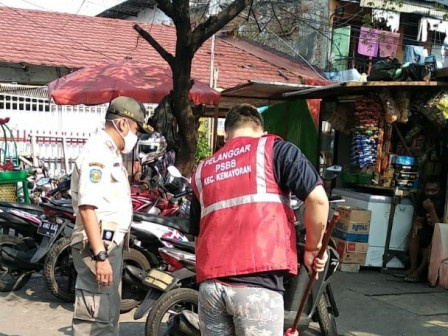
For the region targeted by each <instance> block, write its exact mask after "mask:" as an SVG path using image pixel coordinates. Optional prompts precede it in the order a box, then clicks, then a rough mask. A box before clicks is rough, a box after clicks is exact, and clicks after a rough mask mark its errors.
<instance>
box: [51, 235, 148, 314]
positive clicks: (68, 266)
mask: <svg viewBox="0 0 448 336" xmlns="http://www.w3.org/2000/svg"><path fill="white" fill-rule="evenodd" d="M123 263H124V264H128V265H132V266H135V267H138V268H140V269H142V270H145V271H147V270H149V269H150V268H151V265H150V263H149V261H148V259H147V258H146V257H145V255H144V254H143V253H141V252H140V251H138V250H136V249H133V248H131V249H130V250H129V252H126V251H125V252H124V253H123ZM76 275H77V273H76V269H75V267H74V265H73V258H72V253H71V248H70V237H64V238H61V239H59V240H58V241H57V242H56V243H55V244H54V245H53V247H52V248H51V249H50V251H48V254H47V257H46V259H45V264H44V279H45V283H46V284H47V286H48V289H49V290H50V292H51V294H53V295H54V296H55V297H57V298H58V299H60V300H62V301H65V302H74V301H75V284H76ZM145 294H146V292H145V291H142V290H141V289H139V288H138V287H137V286H135V285H132V284H122V289H121V303H120V312H121V313H127V312H128V311H131V310H132V309H134V308H135V307H137V306H138V305H139V304H140V302H141V301H142V300H143V299H144V297H145Z"/></svg>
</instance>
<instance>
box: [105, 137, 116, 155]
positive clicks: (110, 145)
mask: <svg viewBox="0 0 448 336" xmlns="http://www.w3.org/2000/svg"><path fill="white" fill-rule="evenodd" d="M106 145H107V147H109V149H110V150H111V151H112V152H115V146H114V144H113V143H112V141H110V140H107V141H106Z"/></svg>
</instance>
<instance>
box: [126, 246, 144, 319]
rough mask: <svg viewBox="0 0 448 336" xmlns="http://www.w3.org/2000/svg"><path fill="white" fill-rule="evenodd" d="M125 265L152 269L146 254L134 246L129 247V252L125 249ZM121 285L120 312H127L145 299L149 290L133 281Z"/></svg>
mask: <svg viewBox="0 0 448 336" xmlns="http://www.w3.org/2000/svg"><path fill="white" fill-rule="evenodd" d="M125 265H131V266H135V267H138V268H140V269H142V270H144V271H149V270H150V269H151V264H150V263H149V261H148V259H147V258H146V256H145V255H144V254H143V253H142V252H140V251H138V250H136V249H134V248H132V247H131V248H130V249H129V252H126V251H125V252H124V253H123V268H124V266H125ZM121 287H122V288H121V304H120V313H127V312H129V311H131V310H132V309H134V308H135V307H137V306H138V305H139V304H140V303H141V302H142V301H143V299H144V298H145V295H146V293H147V291H145V290H142V289H141V287H140V286H137V285H135V284H133V283H124V282H123V284H122V286H121Z"/></svg>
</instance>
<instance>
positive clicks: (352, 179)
mask: <svg viewBox="0 0 448 336" xmlns="http://www.w3.org/2000/svg"><path fill="white" fill-rule="evenodd" d="M342 181H343V182H344V183H347V184H355V183H358V174H355V173H350V172H342Z"/></svg>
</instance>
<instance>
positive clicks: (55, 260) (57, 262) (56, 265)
mask: <svg viewBox="0 0 448 336" xmlns="http://www.w3.org/2000/svg"><path fill="white" fill-rule="evenodd" d="M44 279H45V283H46V284H47V287H48V289H49V290H50V292H51V294H53V295H54V296H55V297H57V298H58V299H59V300H62V301H65V302H74V301H75V283H76V270H75V267H74V266H73V258H72V253H71V249H70V237H64V238H61V239H59V240H57V241H56V243H55V244H54V245H53V246H52V247H51V248H50V250H49V251H48V253H47V256H46V258H45V263H44Z"/></svg>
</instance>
